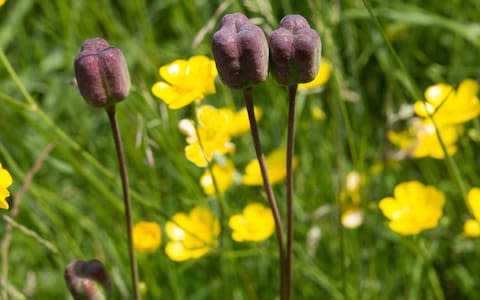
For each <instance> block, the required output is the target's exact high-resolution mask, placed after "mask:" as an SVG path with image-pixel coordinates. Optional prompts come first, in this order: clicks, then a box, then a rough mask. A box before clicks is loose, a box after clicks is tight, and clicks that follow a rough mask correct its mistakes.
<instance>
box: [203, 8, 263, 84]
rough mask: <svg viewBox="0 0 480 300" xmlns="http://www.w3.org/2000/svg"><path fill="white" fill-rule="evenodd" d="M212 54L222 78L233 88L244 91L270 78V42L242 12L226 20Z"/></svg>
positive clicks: (215, 36) (214, 43)
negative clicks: (268, 76)
mask: <svg viewBox="0 0 480 300" xmlns="http://www.w3.org/2000/svg"><path fill="white" fill-rule="evenodd" d="M212 51H213V56H214V58H215V63H216V65H217V69H218V74H219V75H220V78H221V79H222V81H223V82H224V83H225V84H226V85H227V86H229V87H231V88H234V89H241V88H245V87H248V86H251V85H253V84H257V83H259V82H262V81H264V80H265V79H266V78H267V75H268V43H267V39H266V37H265V34H264V33H263V31H262V30H261V29H260V28H259V27H258V26H256V25H253V24H252V23H251V22H250V21H249V20H248V18H247V17H246V16H245V15H243V14H241V13H234V14H228V15H225V16H224V17H223V19H222V23H221V27H220V29H219V30H218V31H217V32H216V33H215V34H214V36H213V40H212Z"/></svg>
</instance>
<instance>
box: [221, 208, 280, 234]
mask: <svg viewBox="0 0 480 300" xmlns="http://www.w3.org/2000/svg"><path fill="white" fill-rule="evenodd" d="M228 226H230V228H231V229H232V239H233V240H234V241H237V242H247V241H252V242H261V241H264V240H266V239H268V238H269V237H270V236H272V234H273V233H274V231H275V223H274V220H273V214H272V211H271V209H270V208H268V207H266V206H264V205H262V204H260V203H250V204H248V205H247V206H246V207H245V208H244V209H243V212H242V213H241V214H236V215H233V216H232V217H230V220H229V221H228Z"/></svg>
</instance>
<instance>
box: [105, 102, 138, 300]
mask: <svg viewBox="0 0 480 300" xmlns="http://www.w3.org/2000/svg"><path fill="white" fill-rule="evenodd" d="M106 110H107V114H108V119H109V120H110V126H111V127H112V134H113V140H114V141H115V149H116V150H117V157H118V166H119V168H120V177H121V179H122V191H123V204H124V206H125V220H126V223H127V224H126V225H127V239H128V256H129V259H130V272H131V276H132V289H133V294H134V299H135V300H140V299H141V297H140V290H139V289H138V268H137V260H136V258H135V250H134V248H133V238H132V228H133V224H132V204H131V202H130V195H129V193H128V172H127V164H126V162H125V153H124V152H123V144H122V137H121V136H120V130H119V129H118V123H117V118H116V116H115V106H114V105H111V106H109V107H107V108H106Z"/></svg>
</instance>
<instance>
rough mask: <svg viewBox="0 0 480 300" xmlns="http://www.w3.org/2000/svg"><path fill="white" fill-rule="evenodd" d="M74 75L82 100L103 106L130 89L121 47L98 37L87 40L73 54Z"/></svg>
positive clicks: (117, 100)
mask: <svg viewBox="0 0 480 300" xmlns="http://www.w3.org/2000/svg"><path fill="white" fill-rule="evenodd" d="M74 68H75V77H76V79H77V84H78V89H79V90H80V93H81V94H82V96H83V98H85V100H86V101H87V102H88V103H89V104H91V105H93V106H95V107H105V106H107V105H111V104H114V103H115V102H119V101H121V100H123V99H125V98H126V97H127V95H128V92H129V90H130V75H129V74H128V68H127V62H126V61H125V57H124V56H123V53H122V51H120V49H118V48H116V47H113V46H110V45H109V44H108V43H107V41H105V40H104V39H101V38H95V39H91V40H86V41H85V42H84V43H83V46H82V49H81V52H80V54H79V55H78V56H77V57H76V58H75V64H74Z"/></svg>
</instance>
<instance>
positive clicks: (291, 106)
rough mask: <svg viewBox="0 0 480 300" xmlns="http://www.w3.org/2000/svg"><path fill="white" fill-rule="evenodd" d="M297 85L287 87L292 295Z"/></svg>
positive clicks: (288, 266) (288, 291)
mask: <svg viewBox="0 0 480 300" xmlns="http://www.w3.org/2000/svg"><path fill="white" fill-rule="evenodd" d="M296 95H297V85H296V84H295V85H291V86H289V87H288V133H287V251H286V255H287V256H286V259H285V260H286V262H285V270H286V271H285V272H286V273H287V274H286V276H287V278H286V282H285V283H286V292H285V293H286V296H287V299H290V298H291V297H292V260H293V253H292V252H293V249H292V246H293V153H294V148H295V102H296V101H295V99H296Z"/></svg>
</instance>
